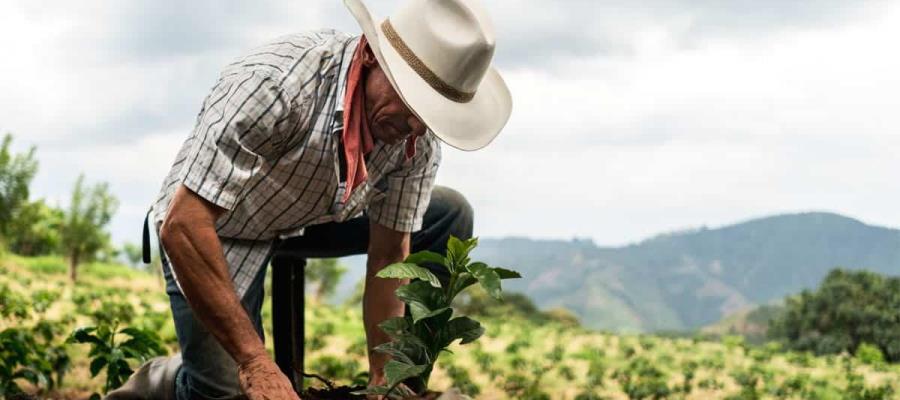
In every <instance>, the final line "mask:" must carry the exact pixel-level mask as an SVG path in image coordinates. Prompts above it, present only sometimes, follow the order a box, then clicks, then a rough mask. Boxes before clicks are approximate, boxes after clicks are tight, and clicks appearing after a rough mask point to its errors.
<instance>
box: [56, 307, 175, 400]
mask: <svg viewBox="0 0 900 400" xmlns="http://www.w3.org/2000/svg"><path fill="white" fill-rule="evenodd" d="M122 336H127V337H129V338H128V339H127V340H124V341H123V340H121V337H122ZM68 341H69V342H70V343H85V344H90V346H91V350H90V353H88V357H90V358H91V364H90V370H91V376H97V375H98V374H99V373H100V372H101V371H103V370H104V369H105V370H106V381H105V383H104V384H103V392H104V393H108V392H109V391H110V390H113V389H115V388H117V387H119V386H122V384H123V383H125V379H127V378H128V376H130V375H131V374H132V373H133V372H134V371H132V369H131V366H130V365H129V363H128V360H134V361H137V362H138V363H143V362H145V361H147V360H148V359H149V358H150V357H153V356H157V355H162V354H165V350H164V349H163V347H162V345H161V344H160V341H159V337H157V336H156V333H153V332H150V331H145V330H142V329H138V328H133V327H127V328H121V329H119V328H118V324H117V323H113V324H112V325H111V326H110V325H106V324H103V325H100V326H96V327H94V326H92V327H86V328H78V329H76V330H75V331H73V332H72V334H71V336H70V337H69V340H68ZM94 397H96V398H99V395H97V394H96V393H95V394H94V395H93V396H92V398H94Z"/></svg>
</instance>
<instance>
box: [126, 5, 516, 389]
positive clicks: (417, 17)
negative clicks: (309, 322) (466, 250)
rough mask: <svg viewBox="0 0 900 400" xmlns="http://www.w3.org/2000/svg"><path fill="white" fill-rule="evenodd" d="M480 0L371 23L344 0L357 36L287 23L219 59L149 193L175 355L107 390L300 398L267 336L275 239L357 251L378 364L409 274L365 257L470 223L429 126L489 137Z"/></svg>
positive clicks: (495, 86)
mask: <svg viewBox="0 0 900 400" xmlns="http://www.w3.org/2000/svg"><path fill="white" fill-rule="evenodd" d="M475 1H476V0H410V1H409V2H408V3H407V4H405V5H404V6H403V8H402V9H400V10H399V12H397V13H396V14H395V15H394V16H392V17H391V18H389V19H385V20H383V21H381V22H380V23H378V24H376V23H375V22H374V21H373V19H372V17H371V16H370V14H369V12H368V10H367V9H366V7H365V5H364V4H363V3H362V2H361V0H346V1H345V4H346V5H347V7H348V9H349V10H350V11H351V13H352V14H353V16H354V17H355V18H356V20H357V22H358V23H359V25H360V27H361V28H362V30H363V35H362V36H358V37H352V36H349V35H346V34H343V33H340V32H336V31H332V30H324V31H316V32H310V33H306V34H298V35H292V36H286V37H282V38H279V39H277V40H275V41H273V42H271V43H269V44H267V45H264V46H262V47H260V48H257V49H255V50H253V51H251V52H250V53H249V54H248V55H247V56H245V57H243V58H240V59H238V60H237V61H236V62H234V63H232V64H230V65H229V66H227V67H226V68H225V69H224V71H223V72H222V75H221V77H220V79H219V81H218V82H217V83H216V85H215V87H214V88H213V89H212V92H211V93H210V95H209V96H208V97H207V98H206V100H205V101H204V103H203V106H202V109H201V112H200V115H199V116H198V119H197V124H196V126H195V128H194V131H193V133H192V134H191V136H190V137H188V139H187V140H186V141H185V142H184V145H183V146H182V148H181V150H180V151H179V153H178V155H177V157H176V161H175V163H174V165H173V166H172V169H171V171H170V172H169V175H168V177H167V178H166V180H165V182H164V183H163V187H162V190H161V192H160V196H159V198H158V200H157V201H156V202H155V203H154V205H153V221H154V222H155V225H156V227H157V229H158V232H159V236H160V241H161V245H162V248H163V255H162V256H163V262H164V272H165V276H166V281H167V293H168V295H169V297H170V301H171V306H172V313H173V316H174V319H175V326H176V331H177V335H178V341H179V345H180V347H181V355H180V356H176V357H171V358H158V359H154V360H152V361H151V362H149V363H147V364H145V365H144V366H143V367H142V368H141V369H140V370H139V371H138V372H136V373H135V375H133V376H132V377H131V378H130V379H129V381H128V382H127V383H126V384H125V386H123V387H122V388H121V389H119V390H117V391H114V392H112V393H110V395H109V398H112V399H121V398H166V399H169V398H175V399H220V398H239V397H240V398H242V397H243V396H246V397H247V398H250V399H264V398H265V399H292V398H293V399H295V398H297V397H296V394H295V393H294V392H293V390H292V388H291V383H290V382H289V381H288V379H287V377H285V376H284V375H283V374H282V373H281V372H280V371H279V369H278V367H277V366H276V365H275V363H274V362H273V360H272V359H271V357H269V355H268V354H267V353H266V350H265V348H264V345H263V340H262V327H261V321H260V320H261V319H260V307H261V305H262V296H263V289H262V288H263V280H264V276H265V266H266V264H267V263H268V260H269V257H270V256H271V253H272V251H273V250H274V249H275V248H276V246H279V247H281V248H285V247H287V248H290V249H292V250H293V249H299V250H301V251H302V252H304V253H307V254H317V253H321V254H328V253H333V252H335V251H338V252H343V253H348V252H351V253H352V252H358V253H362V252H364V251H365V252H367V253H368V262H367V274H366V283H365V294H364V299H363V319H364V325H365V331H366V337H367V340H368V345H369V349H370V351H369V368H370V382H369V383H370V384H371V385H377V384H383V383H384V382H385V377H384V372H383V367H384V364H385V363H386V362H387V357H386V356H385V355H383V354H379V353H376V352H373V351H371V349H372V348H373V347H375V346H377V345H378V344H380V343H383V342H385V341H387V340H389V339H388V337H387V336H386V335H385V334H384V333H383V332H381V331H380V329H379V328H378V327H377V324H378V323H379V322H381V321H383V320H384V319H387V318H390V317H394V316H399V315H402V314H403V311H404V308H403V303H401V302H400V301H399V300H398V299H397V298H396V296H395V295H394V290H395V289H396V288H397V287H399V286H400V285H401V284H404V283H406V282H404V281H401V280H396V279H381V278H376V277H375V276H374V275H375V274H376V273H377V272H378V271H379V270H380V269H382V268H383V267H385V266H387V265H388V264H391V263H394V262H398V261H401V260H403V259H404V258H405V257H406V256H407V255H408V254H409V253H410V251H418V250H422V249H432V250H437V251H445V248H444V246H445V245H446V240H447V238H448V236H449V235H450V234H454V235H456V236H462V237H467V236H471V233H472V232H471V230H472V212H471V209H470V207H469V206H468V204H467V203H466V201H465V199H464V198H463V197H462V196H461V195H459V194H458V193H456V192H454V191H452V190H450V189H447V188H441V187H436V188H434V190H433V191H432V188H433V186H434V179H435V175H436V172H437V168H438V164H439V163H440V158H441V155H440V154H441V153H440V141H443V142H446V143H448V144H450V145H452V146H454V147H457V148H460V149H463V150H476V149H479V148H481V147H484V146H486V145H487V144H488V143H489V142H490V141H491V140H493V138H494V137H495V136H496V135H497V134H498V133H499V131H500V130H501V129H502V127H503V126H504V125H505V123H506V121H507V119H508V117H509V114H510V110H511V99H510V94H509V91H508V90H507V88H506V85H505V84H504V82H503V80H502V79H501V78H500V76H499V75H498V73H497V72H496V71H495V70H494V69H493V68H492V67H491V66H490V60H491V58H492V55H493V50H494V38H493V33H492V32H491V28H490V25H489V21H488V18H487V16H486V14H485V13H484V11H483V10H482V9H481V6H480V5H479V4H477V3H476V2H475ZM439 140H440V141H439ZM437 272H438V273H441V272H444V273H445V271H437Z"/></svg>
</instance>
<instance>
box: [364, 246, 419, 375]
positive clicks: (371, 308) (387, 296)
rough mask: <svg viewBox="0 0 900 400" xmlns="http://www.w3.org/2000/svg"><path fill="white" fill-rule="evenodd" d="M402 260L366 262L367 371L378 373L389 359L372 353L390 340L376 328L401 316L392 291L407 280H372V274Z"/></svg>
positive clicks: (400, 308) (401, 310) (402, 308)
mask: <svg viewBox="0 0 900 400" xmlns="http://www.w3.org/2000/svg"><path fill="white" fill-rule="evenodd" d="M403 258H405V257H397V259H396V260H377V259H374V260H373V259H371V258H370V259H369V261H368V262H367V267H366V270H367V272H366V283H365V285H366V286H365V292H364V293H363V324H364V325H365V328H366V341H367V342H368V345H369V370H370V371H381V369H382V368H383V367H384V364H385V363H387V361H388V360H389V359H390V357H389V356H388V355H386V354H382V353H379V352H376V351H373V350H372V349H373V348H375V346H378V345H379V344H382V343H385V342H388V341H390V337H389V336H388V335H386V334H385V333H384V332H383V331H382V330H381V328H379V327H378V324H379V323H380V322H381V321H384V320H386V319H388V318H392V317H400V316H403V310H404V304H403V302H401V301H400V299H398V298H397V295H396V294H394V291H395V290H397V288H398V287H400V286H401V285H405V284H407V283H409V279H384V278H378V277H375V274H376V273H378V271H380V270H381V269H382V268H384V267H385V266H387V265H389V264H391V263H394V262H399V261H402V260H403ZM376 373H377V372H376Z"/></svg>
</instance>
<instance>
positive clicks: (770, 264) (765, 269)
mask: <svg viewBox="0 0 900 400" xmlns="http://www.w3.org/2000/svg"><path fill="white" fill-rule="evenodd" d="M475 257H477V258H478V259H480V260H484V261H485V262H487V263H489V264H491V265H500V266H504V265H505V266H510V267H515V268H516V269H517V270H518V271H520V272H521V273H522V276H523V279H519V280H516V281H510V282H509V284H508V285H507V287H506V289H507V290H510V291H515V292H522V293H527V294H528V296H529V297H531V298H532V299H533V300H534V302H535V303H536V304H537V305H538V306H539V307H541V308H549V307H564V308H566V309H569V310H571V311H572V312H574V313H575V314H576V315H577V316H578V317H579V318H581V320H582V321H583V322H584V324H585V325H587V326H590V327H592V328H597V329H608V330H614V331H618V332H629V331H631V332H652V331H671V330H694V329H698V328H701V327H703V326H706V325H709V324H711V323H714V322H716V321H719V320H720V319H722V318H723V317H725V316H728V315H730V314H733V313H735V312H739V311H741V310H744V309H748V308H752V307H754V306H757V305H762V304H767V303H769V302H771V301H777V300H780V299H782V298H783V297H785V296H787V295H790V294H795V293H798V292H800V291H801V290H803V289H811V288H813V287H815V286H816V285H817V284H818V283H819V282H821V281H822V279H824V278H825V276H826V275H827V274H828V272H829V271H830V270H831V269H833V268H835V267H838V266H845V267H847V268H854V269H867V270H871V271H873V272H877V273H881V274H886V275H896V274H898V271H900V231H898V230H895V229H888V228H882V227H876V226H870V225H866V224H863V223H862V222H859V221H856V220H853V219H851V218H847V217H843V216H840V215H836V214H829V213H804V214H789V215H779V216H772V217H767V218H761V219H755V220H751V221H747V222H743V223H739V224H735V225H731V226H726V227H723V228H717V229H706V228H701V229H696V230H690V231H683V232H676V233H671V234H666V235H660V236H657V237H654V238H652V239H648V240H645V241H643V242H640V243H637V244H634V245H630V246H625V247H599V246H596V245H594V244H593V243H592V242H590V241H587V240H572V241H549V240H534V239H525V238H521V239H515V238H507V239H483V240H481V242H480V245H479V248H478V249H476V251H475Z"/></svg>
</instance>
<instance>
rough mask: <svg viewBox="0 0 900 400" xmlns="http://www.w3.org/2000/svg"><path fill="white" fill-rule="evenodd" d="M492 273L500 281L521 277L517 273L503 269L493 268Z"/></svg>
mask: <svg viewBox="0 0 900 400" xmlns="http://www.w3.org/2000/svg"><path fill="white" fill-rule="evenodd" d="M494 272H496V273H497V276H499V277H500V279H515V278H521V277H522V275H521V274H519V273H518V272H516V271H513V270H510V269H505V268H499V267H497V268H494Z"/></svg>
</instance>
